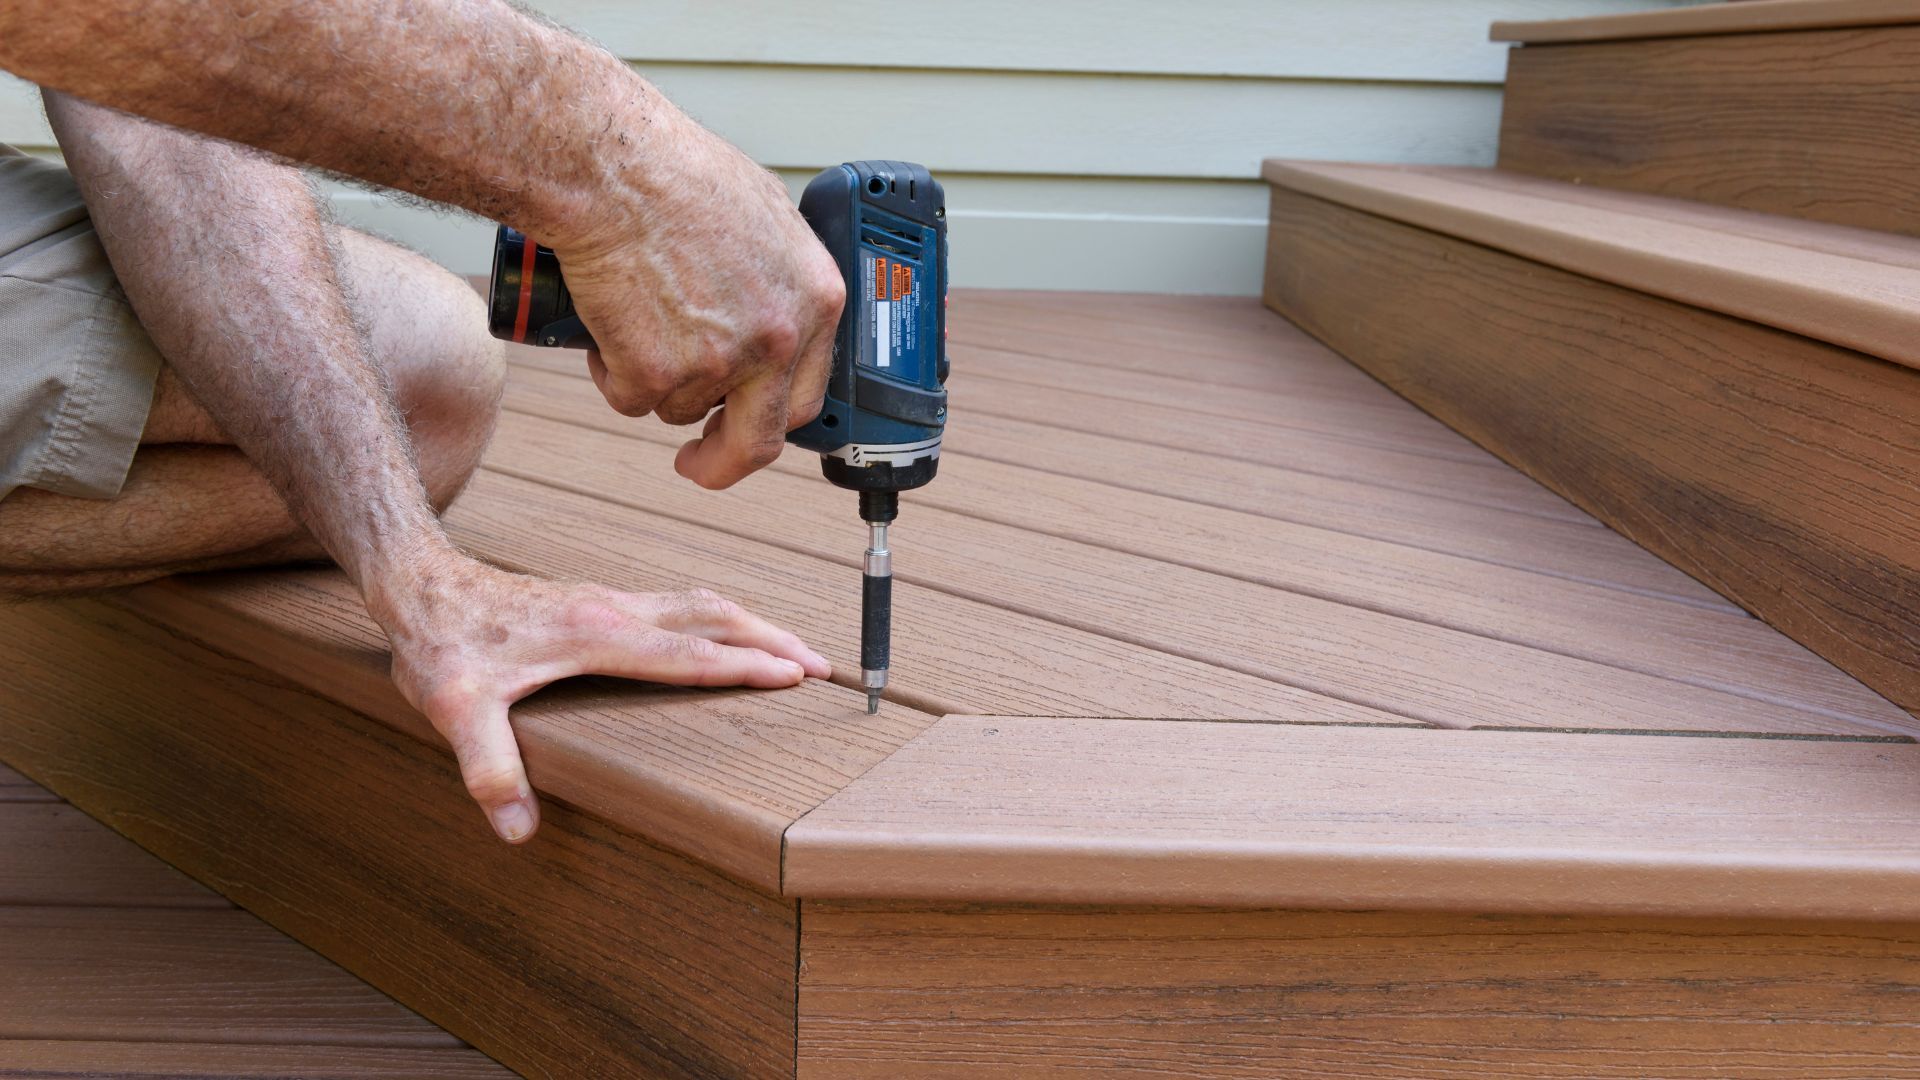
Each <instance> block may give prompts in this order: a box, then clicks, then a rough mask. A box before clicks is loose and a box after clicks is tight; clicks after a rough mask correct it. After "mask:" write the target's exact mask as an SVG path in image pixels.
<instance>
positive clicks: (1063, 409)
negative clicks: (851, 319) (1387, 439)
mask: <svg viewBox="0 0 1920 1080" xmlns="http://www.w3.org/2000/svg"><path fill="white" fill-rule="evenodd" d="M966 360H967V357H966V354H965V353H964V352H963V353H961V354H960V355H958V356H957V357H956V362H957V363H961V364H965V363H966ZM1036 389H1037V388H1036V387H1034V386H1033V385H1032V384H1030V383H1024V382H1018V381H1009V380H1002V379H997V378H994V377H992V376H989V375H985V374H982V373H980V372H977V371H975V372H969V373H968V375H967V377H965V378H961V379H955V380H954V381H953V382H952V383H951V384H950V385H949V386H948V388H947V392H948V400H949V402H950V403H951V408H952V410H953V416H955V417H967V416H971V415H974V414H976V413H977V414H984V415H988V416H998V417H1004V418H1007V419H1012V420H1024V421H1027V422H1029V423H1034V424H1041V425H1045V426H1047V427H1049V428H1053V429H1064V430H1069V431H1078V432H1082V433H1084V434H1089V435H1104V436H1108V437H1111V438H1118V439H1125V440H1127V441H1128V442H1131V443H1133V444H1134V445H1135V446H1136V447H1138V448H1139V449H1138V450H1137V451H1136V453H1139V454H1152V453H1155V452H1158V451H1167V450H1175V451H1180V452H1183V453H1194V454H1199V455H1202V456H1206V457H1210V458H1212V459H1213V460H1215V461H1218V462H1232V463H1236V464H1250V465H1262V466H1266V467H1268V468H1269V469H1271V470H1282V471H1285V472H1300V473H1307V474H1309V475H1312V476H1322V477H1330V478H1333V479H1339V480H1351V481H1357V482H1360V483H1364V484H1369V485H1372V486H1374V487H1379V488H1385V489H1387V490H1388V491H1394V492H1410V493H1415V494H1424V495H1431V496H1438V497H1440V498H1446V499H1452V500H1454V501H1456V502H1461V503H1465V504H1467V505H1469V506H1485V507H1490V508H1492V509H1496V510H1506V511H1510V512H1512V513H1516V514H1527V515H1530V516H1533V517H1542V518H1551V519H1554V520H1559V521H1571V522H1577V523H1580V524H1591V523H1592V520H1593V519H1592V518H1590V517H1588V516H1587V515H1586V514H1584V513H1582V512H1581V511H1579V510H1577V509H1575V508H1573V507H1572V506H1570V505H1568V504H1567V502H1566V500H1564V499H1561V498H1560V497H1559V496H1557V495H1555V494H1553V493H1552V492H1550V491H1547V490H1545V489H1543V488H1541V487H1540V485H1538V484H1535V483H1534V482H1532V481H1531V480H1529V479H1527V478H1526V477H1525V476H1522V475H1520V474H1518V473H1516V472H1514V471H1513V470H1512V469H1510V468H1508V467H1506V465H1505V464H1504V463H1502V462H1499V461H1488V462H1477V463H1467V462H1461V461H1456V460H1452V459H1449V458H1443V457H1435V456H1432V455H1430V454H1426V453H1423V452H1420V451H1418V450H1414V449H1402V448H1394V449H1386V448H1381V447H1377V446H1372V445H1369V444H1368V443H1366V442H1363V441H1349V440H1345V439H1339V438H1330V437H1328V436H1326V435H1325V434H1322V433H1319V432H1313V431H1301V430H1298V429H1295V428H1292V427H1289V426H1287V425H1286V424H1285V423H1284V422H1275V421H1274V420H1251V419H1240V418H1237V417H1232V416H1220V415H1218V414H1210V413H1204V412H1197V411H1194V410H1191V409H1188V408H1185V407H1184V406H1178V405H1171V404H1167V403H1165V402H1163V403H1157V404H1156V403H1147V402H1138V401H1129V400H1126V399H1124V398H1115V397H1113V396H1111V395H1107V394H1100V393H1087V392H1083V391H1081V390H1074V389H1067V388H1065V387H1063V386H1057V385H1056V386H1049V387H1046V388H1045V391H1044V392H1036ZM1167 400H1168V401H1174V402H1177V401H1178V400H1179V397H1178V395H1174V396H1172V397H1171V398H1169V399H1167ZM964 422H965V421H964V420H962V421H960V423H962V424H964ZM1248 487H1249V490H1248V491H1247V499H1248V501H1249V502H1251V503H1254V504H1256V505H1258V504H1260V503H1262V502H1266V501H1268V499H1267V498H1266V496H1267V495H1268V491H1267V489H1266V485H1265V484H1263V483H1259V482H1257V481H1256V482H1253V483H1250V484H1249V485H1248Z"/></svg>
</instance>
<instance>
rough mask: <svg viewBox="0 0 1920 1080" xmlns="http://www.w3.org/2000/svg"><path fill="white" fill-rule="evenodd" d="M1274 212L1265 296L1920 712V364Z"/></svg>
mask: <svg viewBox="0 0 1920 1080" xmlns="http://www.w3.org/2000/svg"><path fill="white" fill-rule="evenodd" d="M1273 219H1274V223H1275V229H1276V230H1277V232H1276V237H1277V240H1276V245H1275V248H1274V253H1273V259H1272V266H1273V272H1272V273H1271V274H1270V275H1269V278H1268V302H1269V303H1271V304H1272V305H1274V306H1275V307H1276V308H1277V309H1279V310H1283V311H1285V312H1287V313H1288V314H1289V315H1290V316H1291V317H1293V318H1295V319H1297V320H1298V321H1299V322H1300V323H1301V324H1302V325H1303V326H1305V327H1306V328H1308V329H1309V330H1312V331H1313V332H1315V333H1317V334H1320V335H1322V336H1323V337H1325V338H1326V339H1327V340H1328V341H1329V342H1330V343H1331V344H1334V345H1336V346H1337V347H1339V348H1341V349H1342V350H1343V351H1345V352H1346V353H1348V354H1349V355H1351V356H1353V358H1354V359H1355V361H1356V362H1357V363H1360V364H1364V365H1366V366H1367V367H1368V368H1369V369H1371V370H1373V371H1375V372H1376V373H1378V374H1379V375H1380V376H1381V377H1382V378H1383V379H1386V380H1388V381H1390V382H1392V383H1394V384H1395V385H1396V386H1398V387H1400V388H1401V389H1402V390H1403V391H1404V392H1405V393H1406V394H1407V395H1408V396H1409V397H1410V398H1412V399H1414V400H1416V401H1418V402H1420V403H1421V404H1422V405H1423V406H1425V407H1427V408H1429V409H1432V410H1433V411H1434V412H1435V413H1436V414H1438V415H1441V416H1444V417H1446V418H1447V419H1448V420H1449V422H1450V423H1452V424H1454V425H1455V426H1457V427H1459V428H1460V429H1461V430H1462V431H1465V432H1467V433H1468V434H1470V435H1472V436H1473V437H1474V438H1475V439H1476V441H1479V442H1480V443H1482V444H1483V445H1485V446H1487V447H1488V448H1489V449H1492V450H1494V451H1496V452H1497V453H1499V454H1500V455H1501V456H1502V457H1504V458H1506V459H1508V460H1510V461H1513V462H1514V463H1515V464H1516V465H1518V466H1520V467H1522V468H1524V469H1526V470H1527V471H1529V472H1530V473H1532V474H1533V475H1535V476H1537V477H1539V478H1540V479H1541V480H1542V481H1543V482H1545V483H1548V484H1550V485H1552V486H1553V487H1555V488H1556V489H1558V490H1560V491H1562V492H1564V493H1565V494H1567V495H1568V497H1570V498H1572V499H1573V500H1574V501H1576V502H1578V503H1580V504H1581V505H1582V506H1584V507H1586V508H1588V509H1589V510H1592V511H1593V512H1594V513H1595V514H1596V515H1598V516H1600V517H1601V518H1603V519H1605V520H1607V521H1609V522H1611V523H1612V524H1613V525H1614V527H1615V528H1618V529H1619V530H1620V531H1621V532H1622V533H1624V534H1626V535H1628V536H1631V537H1633V538H1634V539H1635V540H1637V541H1639V542H1641V543H1643V544H1645V545H1646V546H1647V548H1649V549H1650V550H1652V551H1654V552H1656V553H1658V554H1660V555H1661V556H1663V557H1664V558H1667V559H1668V560H1670V561H1672V562H1673V563H1674V564H1675V565H1677V566H1680V567H1682V568H1684V569H1686V570H1688V572H1689V573H1691V574H1693V575H1694V576H1695V577H1697V578H1699V579H1700V580H1701V581H1704V582H1707V583H1709V584H1711V585H1713V586H1714V587H1715V588H1716V589H1717V590H1719V591H1720V592H1722V593H1724V594H1725V595H1727V596H1729V597H1733V598H1737V599H1740V600H1741V601H1743V602H1744V603H1745V604H1746V605H1748V606H1749V607H1750V608H1751V609H1752V610H1753V611H1754V612H1756V613H1757V614H1758V615H1759V616H1760V617H1761V618H1763V619H1765V620H1766V621H1767V622H1768V623H1769V624H1771V625H1773V626H1775V627H1777V628H1778V629H1780V630H1781V631H1783V632H1784V633H1786V634H1787V635H1788V636H1790V637H1793V638H1794V639H1796V640H1798V641H1800V642H1802V643H1803V644H1806V645H1807V646H1808V647H1810V648H1812V649H1813V650H1814V651H1816V652H1818V653H1820V654H1821V655H1823V656H1825V657H1827V658H1828V659H1830V660H1832V661H1833V662H1834V663H1835V664H1837V665H1838V666H1840V667H1841V668H1843V669H1845V670H1847V671H1849V672H1851V673H1852V674H1854V675H1856V676H1857V677H1859V678H1860V679H1861V680H1862V681H1863V682H1865V683H1866V684H1867V685H1869V686H1871V687H1873V688H1874V689H1876V690H1878V691H1879V692H1881V693H1882V694H1885V695H1886V696H1887V697H1889V698H1890V699H1891V700H1893V701H1894V702H1895V703H1897V704H1899V705H1902V706H1904V707H1906V708H1908V709H1912V708H1915V707H1917V706H1920V669H1916V668H1915V666H1914V665H1913V662H1912V660H1913V650H1912V645H1913V642H1914V641H1916V640H1920V594H1916V590H1915V585H1914V581H1915V574H1916V572H1917V568H1916V562H1915V552H1916V551H1917V550H1920V547H1916V544H1920V531H1916V524H1915V523H1916V521H1920V482H1917V481H1920V443H1917V442H1916V438H1915V432H1916V428H1915V425H1914V417H1915V415H1916V413H1917V410H1920V372H1916V371H1914V370H1913V369H1911V368H1907V367H1903V366H1899V365H1895V364H1892V363H1887V362H1885V361H1882V360H1879V359H1876V358H1874V357H1870V356H1864V355H1862V354H1860V353H1858V352H1855V351H1852V350H1849V349H1844V348H1840V347H1838V346H1835V345H1831V344H1828V343H1825V342H1821V341H1817V340H1814V339H1810V338H1807V337H1803V336H1800V335H1797V334H1792V333H1788V332H1786V331H1783V330H1779V329H1775V328H1773V327H1770V326H1764V325H1760V324H1757V323H1754V322H1750V321H1747V320H1743V319H1738V318H1732V317H1729V316H1726V315H1722V314H1719V313H1716V312H1713V311H1709V310H1704V309H1701V308H1697V307H1693V306H1689V305H1683V304H1680V303H1676V302H1674V301H1670V300H1666V299H1663V298H1660V297H1656V296H1651V295H1648V294H1645V293H1642V292H1638V291H1636V290H1632V289H1628V288H1623V287H1620V286H1616V285H1612V284H1608V283H1606V282H1602V281H1598V280H1595V279H1593V278H1589V277H1586V276H1583V275H1579V274H1574V273H1570V272H1567V271H1563V270H1560V269H1557V268H1554V267H1549V266H1545V265H1542V264H1540V263H1536V262H1533V261H1530V260H1527V259H1524V258H1521V257H1518V256H1515V255H1510V254H1507V253H1506V252H1503V251H1497V250H1494V249H1492V248H1489V247H1486V246H1484V245H1481V244H1477V243H1474V242H1471V241H1468V240H1463V239H1459V238H1456V237H1452V236H1449V235H1447V234H1446V233H1444V232H1440V231H1435V230H1433V229H1428V228H1423V227H1420V226H1418V225H1415V224H1408V223H1405V222H1401V221H1397V220H1393V219H1390V218H1387V217H1382V216H1378V215H1375V214H1370V213H1366V212H1363V211H1361V210H1357V209H1354V208H1351V207H1347V206H1343V205H1340V204H1338V203H1334V202H1330V201H1327V200H1324V199H1321V198H1316V197H1314V196H1310V195H1305V194H1301V193H1299V192H1294V191H1290V190H1287V189H1285V188H1276V189H1275V192H1274V203H1273ZM1548 313H1550V314H1548Z"/></svg>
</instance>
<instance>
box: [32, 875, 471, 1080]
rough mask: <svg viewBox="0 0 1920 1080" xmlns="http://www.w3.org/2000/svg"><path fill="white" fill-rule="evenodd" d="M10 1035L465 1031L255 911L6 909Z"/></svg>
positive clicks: (325, 1035) (309, 1037)
mask: <svg viewBox="0 0 1920 1080" xmlns="http://www.w3.org/2000/svg"><path fill="white" fill-rule="evenodd" d="M0 1039H80V1040H89V1039H109V1040H113V1039H118V1040H136V1041H155V1042H167V1041H174V1040H185V1041H199V1042H252V1043H308V1044H325V1043H338V1044H342V1045H361V1046H427V1047H431V1046H443V1047H458V1046H460V1045H461V1044H460V1041H459V1040H457V1039H455V1038H454V1037H453V1036H451V1035H448V1034H447V1033H446V1032H444V1031H442V1030H440V1029H439V1028H437V1027H435V1026H434V1025H433V1024H431V1023H428V1022H427V1021H426V1020H424V1019H422V1018H420V1017H419V1016H417V1015H415V1014H414V1013H412V1012H410V1011H408V1010H407V1009H406V1008H404V1007H402V1006H401V1005H399V1004H398V1003H396V1002H395V1001H393V999H391V998H389V997H387V996H386V995H385V994H382V993H379V992H378V991H376V990H374V989H373V988H372V987H370V986H368V985H367V984H365V983H363V982H361V981H360V980H359V979H356V978H354V977H353V976H351V975H349V974H347V973H346V972H344V971H342V970H340V969H339V968H336V967H334V966H333V965H332V964H328V963H326V962H324V961H322V960H321V959H320V958H319V957H316V956H315V955H313V953H312V952H310V951H308V949H307V948H306V947H305V946H303V945H301V944H299V943H298V942H295V941H293V940H292V939H290V938H288V937H287V936H286V935H284V934H282V933H280V932H279V931H277V930H274V929H273V928H271V927H269V926H267V925H266V924H264V923H262V922H261V921H260V920H259V919H256V918H255V917H253V916H252V915H249V914H247V913H246V912H243V911H233V910H227V911H195V910H184V909H178V910H169V909H157V908H132V909H126V908H78V907H0Z"/></svg>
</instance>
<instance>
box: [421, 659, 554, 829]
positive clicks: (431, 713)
mask: <svg viewBox="0 0 1920 1080" xmlns="http://www.w3.org/2000/svg"><path fill="white" fill-rule="evenodd" d="M440 698H441V699H440V700H438V701H432V702H429V703H428V707H427V709H426V710H425V711H426V714H427V719H429V720H431V721H433V726H434V728H435V730H437V731H439V732H440V734H441V735H443V736H445V737H446V740H447V742H448V744H449V745H451V746H452V747H453V754H454V757H455V758H457V759H458V760H459V762H460V778H461V779H462V780H463V781H465V782H466V785H467V794H469V795H471V796H473V801H474V802H476V803H479V804H480V809H481V810H482V811H483V812H485V813H486V815H487V821H488V822H489V823H490V824H492V826H493V831H494V832H495V833H497V834H498V835H499V837H500V839H502V840H505V841H506V842H507V843H509V844H518V843H523V842H525V841H526V840H528V839H529V838H531V837H532V836H533V833H534V830H535V829H538V828H539V827H540V804H539V802H538V801H537V800H536V799H535V798H534V797H533V786H532V785H531V784H529V783H528V782H527V770H526V767H525V766H524V765H522V764H521V762H520V745H519V743H517V742H516V741H515V740H514V737H513V725H512V724H510V723H508V722H507V703H506V702H505V701H501V700H497V699H489V698H486V697H482V696H479V695H476V694H473V693H471V692H461V691H456V692H454V693H453V694H448V695H440Z"/></svg>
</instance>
